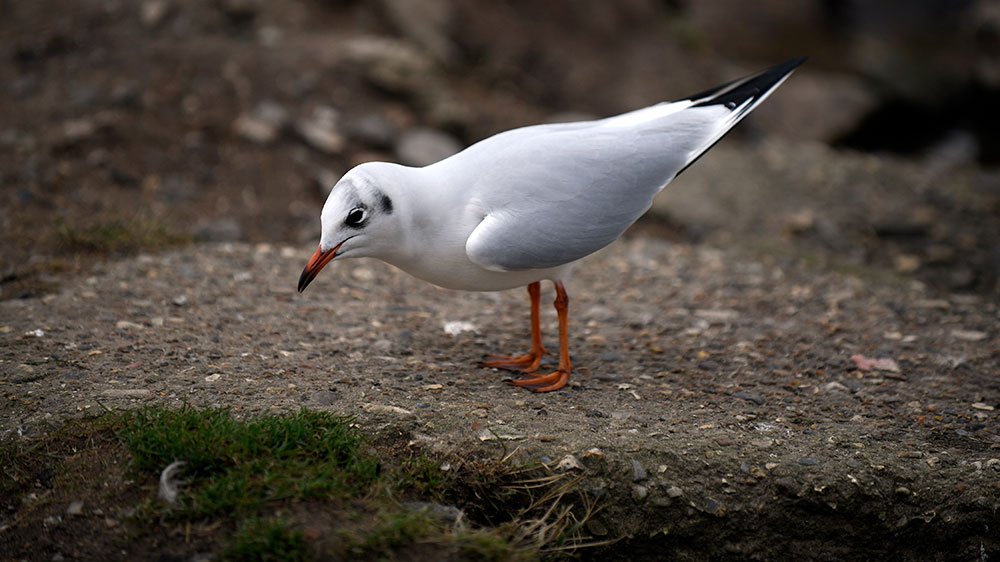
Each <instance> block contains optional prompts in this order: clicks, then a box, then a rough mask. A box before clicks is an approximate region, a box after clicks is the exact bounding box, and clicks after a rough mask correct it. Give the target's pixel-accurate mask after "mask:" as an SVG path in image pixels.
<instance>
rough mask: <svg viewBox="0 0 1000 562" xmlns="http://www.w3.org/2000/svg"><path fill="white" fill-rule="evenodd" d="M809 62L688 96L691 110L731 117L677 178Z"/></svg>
mask: <svg viewBox="0 0 1000 562" xmlns="http://www.w3.org/2000/svg"><path fill="white" fill-rule="evenodd" d="M805 61H806V57H798V58H795V59H792V60H790V61H788V62H784V63H782V64H779V65H777V66H773V67H771V68H768V69H767V70H762V71H760V72H758V73H756V74H751V75H750V76H746V77H744V78H740V79H739V80H734V81H732V82H730V83H728V84H723V85H722V86H719V87H717V88H712V89H711V90H707V91H705V92H701V93H698V94H695V95H693V96H688V98H687V99H688V100H690V101H691V102H692V105H691V106H690V107H688V109H693V108H697V107H710V106H723V107H725V108H727V109H729V111H730V114H729V116H728V117H727V118H726V120H725V121H724V122H723V123H722V126H720V127H719V129H718V132H716V133H715V134H714V135H713V136H711V137H710V138H709V139H708V140H707V141H706V142H705V144H704V145H703V146H701V147H699V148H698V149H696V150H694V151H693V152H692V153H691V159H690V160H689V161H688V162H687V164H685V165H684V167H682V168H681V169H680V170H679V171H678V172H677V174H675V177H676V176H677V175H680V173H681V172H683V171H684V170H686V169H687V168H688V166H690V165H691V164H694V163H695V161H697V160H698V158H701V155H702V154H705V152H707V151H708V149H710V148H712V147H713V146H715V143H717V142H719V141H720V140H721V139H722V137H724V136H725V135H726V133H728V132H729V131H730V130H731V129H732V128H733V126H735V125H736V124H737V123H739V122H740V121H741V120H742V119H743V118H744V117H746V116H747V115H748V114H749V113H750V112H751V111H753V110H754V108H755V107H757V105H758V104H760V102H762V101H764V100H765V99H767V96H769V95H771V92H773V91H774V90H775V89H776V88H777V87H778V86H780V85H781V83H782V82H784V81H785V80H786V79H787V78H788V77H789V75H791V74H792V72H793V71H794V70H795V69H796V68H797V67H798V66H799V65H800V64H802V63H803V62H805Z"/></svg>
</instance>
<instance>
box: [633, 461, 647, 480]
mask: <svg viewBox="0 0 1000 562" xmlns="http://www.w3.org/2000/svg"><path fill="white" fill-rule="evenodd" d="M645 479H646V469H644V468H642V463H640V462H639V461H637V460H633V461H632V481H633V482H639V481H641V480H645Z"/></svg>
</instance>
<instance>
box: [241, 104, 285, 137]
mask: <svg viewBox="0 0 1000 562" xmlns="http://www.w3.org/2000/svg"><path fill="white" fill-rule="evenodd" d="M287 123H288V110H286V109H285V108H284V107H282V106H281V105H279V104H277V103H275V102H272V101H262V102H260V103H258V104H257V105H256V106H255V107H254V108H253V111H251V112H250V113H241V114H240V115H239V116H238V117H237V118H236V120H235V121H233V131H235V132H236V134H238V135H240V136H241V137H243V138H245V139H248V140H251V141H253V142H256V143H258V144H269V143H271V142H274V140H275V139H277V138H278V135H279V134H281V129H282V128H283V127H284V126H285V125H286V124H287Z"/></svg>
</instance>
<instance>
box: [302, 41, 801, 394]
mask: <svg viewBox="0 0 1000 562" xmlns="http://www.w3.org/2000/svg"><path fill="white" fill-rule="evenodd" d="M804 60H805V58H804V57H803V58H797V59H794V60H791V61H788V62H786V63H784V64H780V65H778V66H775V67H773V68H770V69H768V70H764V71H762V72H759V73H757V74H754V75H752V76H748V77H746V78H742V79H740V80H736V81H735V82H731V83H729V84H726V85H724V86H720V87H718V88H715V89H712V90H709V91H707V92H703V93H700V94H697V95H694V96H691V97H689V98H687V99H684V100H681V101H676V102H673V103H669V102H664V103H660V104H657V105H654V106H651V107H647V108H644V109H639V110H636V111H631V112H629V113H624V114H622V115H617V116H615V117H608V118H606V119H598V120H596V121H583V122H577V123H559V124H547V125H535V126H531V127H523V128H520V129H513V130H510V131H506V132H503V133H500V134H497V135H494V136H492V137H489V138H487V139H485V140H482V141H480V142H478V143H476V144H474V145H472V146H470V147H469V148H466V149H465V150H463V151H461V152H459V153H458V154H455V155H454V156H451V157H449V158H445V159H444V160H441V161H440V162H437V163H434V164H431V165H429V166H425V167H423V168H410V167H407V166H401V165H399V164H391V163H388V162H368V163H365V164H361V165H359V166H357V167H355V168H353V169H352V170H350V171H349V172H347V174H345V175H344V177H343V178H341V179H340V181H339V182H337V185H336V186H334V188H333V190H332V191H331V192H330V196H329V198H327V200H326V204H325V205H324V206H323V213H322V215H321V217H320V218H321V220H322V235H321V237H320V243H319V248H318V249H317V250H316V253H315V254H313V256H312V259H310V260H309V263H308V264H307V265H306V267H305V269H304V270H303V271H302V276H301V277H300V278H299V291H300V292H301V291H302V290H304V289H305V288H306V286H308V285H309V283H310V282H312V280H313V279H315V278H316V275H317V274H318V273H319V272H320V270H321V269H323V267H324V266H326V264H328V263H330V261H332V260H334V259H337V258H341V257H343V258H349V257H374V258H378V259H380V260H382V261H385V262H387V263H390V264H392V265H394V266H396V267H398V268H400V269H402V270H403V271H406V272H407V273H409V274H411V275H413V276H415V277H419V278H420V279H423V280H425V281H429V282H430V283H433V284H435V285H439V286H441V287H446V288H449V289H462V290H467V291H498V290H503V289H510V288H513V287H520V286H524V285H527V287H528V295H529V296H530V297H531V349H530V351H529V352H528V354H527V355H522V356H514V357H504V356H493V357H492V359H493V360H492V361H487V362H484V363H481V364H480V365H481V366H484V367H496V368H502V369H513V370H519V371H522V372H524V373H527V374H528V376H527V377H526V378H523V379H519V380H515V381H512V382H511V384H514V385H517V386H522V387H527V388H529V389H532V390H535V391H538V392H547V391H550V390H557V389H560V388H562V387H564V386H566V382H567V381H568V380H569V375H570V371H571V370H572V365H571V364H570V359H569V337H568V320H567V305H568V302H569V299H568V298H567V296H566V288H565V287H564V286H563V282H564V280H565V279H566V278H567V276H568V275H569V272H570V269H571V268H572V267H573V265H574V264H575V263H576V262H577V261H578V260H580V259H581V258H583V257H585V256H588V255H590V254H592V253H594V252H596V251H597V250H600V249H601V248H603V247H605V246H607V245H608V244H610V243H612V242H614V241H615V240H616V239H617V238H618V237H619V236H621V235H622V233H623V232H625V230H626V229H627V228H628V227H629V226H630V225H631V224H632V223H634V222H635V221H636V220H637V219H638V218H639V217H640V216H641V215H642V214H643V213H644V212H646V210H647V209H649V206H650V204H651V203H652V200H653V196H654V195H656V194H657V193H659V191H660V190H661V189H663V188H664V187H665V186H666V185H667V184H668V183H670V180H672V179H674V178H675V177H677V175H678V174H680V173H681V172H682V171H684V170H685V169H686V168H687V167H688V166H690V165H691V164H692V163H693V162H694V161H695V160H697V159H698V157H700V156H701V155H702V154H704V153H705V151H707V150H708V149H709V148H711V147H712V145H714V144H715V143H716V142H718V141H719V139H721V138H722V136H723V135H725V134H726V133H727V132H728V131H729V130H730V129H731V128H732V127H733V126H734V125H736V123H738V122H739V121H740V120H741V119H743V118H744V117H746V116H747V114H749V113H750V112H751V111H753V109H754V108H755V107H757V104H759V103H760V102H762V101H764V100H765V99H766V98H767V96H769V95H770V94H771V92H773V91H774V89H775V88H777V87H778V86H779V85H780V84H781V83H782V82H784V80H785V79H786V78H788V76H789V75H790V74H791V73H792V71H793V70H795V68H796V67H797V66H799V65H800V64H802V62H803V61H804ZM544 279H548V280H551V281H552V282H553V284H554V285H555V290H556V298H555V308H556V312H557V313H558V317H559V367H558V369H556V371H555V372H553V373H550V374H545V375H539V374H534V373H535V371H537V370H538V368H539V365H540V363H541V359H542V356H543V355H545V354H546V351H545V348H544V347H542V335H541V328H540V326H539V294H540V287H541V285H540V282H541V281H542V280H544Z"/></svg>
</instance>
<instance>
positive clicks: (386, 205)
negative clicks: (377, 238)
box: [380, 193, 392, 215]
mask: <svg viewBox="0 0 1000 562" xmlns="http://www.w3.org/2000/svg"><path fill="white" fill-rule="evenodd" d="M380 201H381V203H382V212H383V213H385V214H387V215H391V214H392V199H389V196H388V195H386V194H385V193H383V194H382V197H381V198H380Z"/></svg>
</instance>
